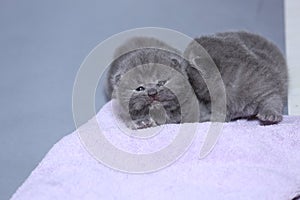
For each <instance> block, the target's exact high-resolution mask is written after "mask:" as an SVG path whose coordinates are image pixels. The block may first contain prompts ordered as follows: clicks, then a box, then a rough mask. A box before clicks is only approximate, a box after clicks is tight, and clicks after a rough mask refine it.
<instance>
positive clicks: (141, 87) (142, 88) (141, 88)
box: [135, 86, 145, 92]
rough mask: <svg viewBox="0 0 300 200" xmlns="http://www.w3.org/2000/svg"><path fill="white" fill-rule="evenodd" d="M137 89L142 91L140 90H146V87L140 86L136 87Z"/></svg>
mask: <svg viewBox="0 0 300 200" xmlns="http://www.w3.org/2000/svg"><path fill="white" fill-rule="evenodd" d="M135 90H136V91H138V92H140V91H143V90H145V88H144V87H143V86H140V87H138V88H136V89H135Z"/></svg>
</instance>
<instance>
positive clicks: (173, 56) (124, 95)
mask: <svg viewBox="0 0 300 200" xmlns="http://www.w3.org/2000/svg"><path fill="white" fill-rule="evenodd" d="M148 46H151V48H148ZM145 47H147V48H145ZM154 47H155V48H154ZM133 49H135V50H133ZM128 51H129V52H128ZM126 52H127V53H126ZM177 52H178V51H177ZM177 52H176V50H175V49H173V48H172V47H170V46H168V45H167V44H165V43H163V42H161V41H158V40H156V39H153V38H144V42H143V40H141V38H134V39H131V40H129V41H128V42H126V43H125V44H124V45H122V46H121V47H120V48H118V49H117V50H116V55H121V56H119V57H117V58H116V59H115V60H114V62H113V63H112V64H111V66H110V69H109V77H108V88H107V94H108V95H112V96H111V97H112V98H115V99H117V100H118V101H119V103H120V104H121V106H122V107H123V110H124V112H125V113H126V112H129V114H130V116H131V120H133V122H134V124H133V125H130V123H129V126H130V127H131V128H145V127H150V126H156V125H160V124H164V123H180V122H191V121H197V119H198V118H199V117H198V116H196V117H195V116H194V115H193V114H191V112H187V110H188V109H187V108H185V107H192V108H195V107H196V106H197V104H198V100H197V99H196V97H195V98H194V100H193V98H191V97H192V96H193V95H194V96H195V94H194V91H193V89H192V87H191V85H190V84H189V81H188V76H187V73H186V69H187V67H188V65H189V62H187V61H186V60H184V59H183V58H182V56H180V55H178V54H177ZM165 66H168V67H169V68H166V67H165ZM133 69H134V70H133ZM139 87H143V88H144V89H143V90H141V91H137V90H136V89H137V88H139ZM151 92H152V93H153V95H151ZM179 101H181V102H182V103H181V104H180V103H179ZM157 102H159V103H160V105H162V106H163V107H164V109H157V106H158V104H157ZM127 106H129V108H128V110H127ZM162 110H164V111H165V113H162ZM151 112H152V115H153V116H162V115H163V116H162V117H161V118H159V117H156V119H153V118H152V117H151V116H150V113H151ZM195 118H196V119H195ZM124 119H126V118H125V117H124ZM127 119H128V118H127ZM131 120H130V121H131Z"/></svg>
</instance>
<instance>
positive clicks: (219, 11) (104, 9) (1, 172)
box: [0, 0, 284, 199]
mask: <svg viewBox="0 0 300 200" xmlns="http://www.w3.org/2000/svg"><path fill="white" fill-rule="evenodd" d="M144 26H159V27H166V28H171V29H175V30H177V31H180V32H182V33H185V34H187V35H189V36H191V37H194V36H198V35H200V34H207V33H213V32H216V31H224V30H228V29H230V30H237V29H244V30H249V31H253V32H257V33H260V34H262V35H264V36H266V37H267V38H269V39H270V40H272V41H274V42H275V43H276V44H277V45H279V47H280V48H281V50H282V51H284V19H283V2H282V0H226V1H224V0H202V1H199V0H197V1H196V0H191V1H184V0H181V1H179V0H178V1H175V0H165V1H160V0H152V1H139V0H136V1H131V0H128V1H109V3H108V2H106V3H103V2H101V1H58V0H52V1H40V0H36V1H34V0H28V1H14V0H2V1H1V2H0V91H1V97H0V199H8V198H9V197H10V196H11V195H12V194H13V193H14V192H15V190H16V189H17V188H18V187H19V186H20V185H21V183H22V182H23V181H24V180H25V179H26V177H28V175H29V174H30V172H31V171H32V170H33V169H34V168H35V167H36V166H37V164H38V163H39V162H40V161H41V159H42V158H43V157H44V155H45V154H46V153H47V151H48V150H49V149H50V148H51V147H52V146H53V144H55V143H56V142H57V141H58V140H59V139H61V138H62V137H63V136H64V135H66V134H69V133H71V132H72V131H73V130H74V128H75V126H74V122H73V118H72V104H71V103H72V101H71V100H72V98H71V96H72V87H73V82H74V79H75V76H76V72H77V70H78V69H79V66H80V64H81V62H82V61H83V59H84V58H85V56H86V55H87V54H88V53H89V52H90V51H91V50H92V49H93V47H95V46H96V45H97V44H98V43H99V42H101V41H103V40H104V39H106V38H107V37H109V36H111V35H113V34H116V33H118V32H120V31H124V30H127V29H131V28H136V27H144ZM102 104H103V97H100V98H99V101H98V104H97V105H100V106H101V105H102Z"/></svg>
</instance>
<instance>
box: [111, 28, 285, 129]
mask: <svg viewBox="0 0 300 200" xmlns="http://www.w3.org/2000/svg"><path fill="white" fill-rule="evenodd" d="M195 41H196V42H197V44H200V45H201V46H202V47H204V49H205V50H206V51H207V52H208V53H209V55H210V57H211V58H212V59H213V61H214V62H215V64H216V66H217V68H218V70H219V72H220V74H221V77H222V80H223V82H224V86H225V89H226V103H227V104H226V105H227V107H226V109H227V110H226V121H230V120H234V119H237V118H247V117H253V116H256V117H257V118H258V119H259V120H260V121H261V122H262V123H263V124H274V123H278V122H280V121H281V120H282V110H283V105H284V103H285V100H286V96H287V66H286V63H285V59H284V57H283V56H282V54H281V52H280V51H279V49H278V48H277V47H276V46H275V45H274V44H273V43H271V42H269V41H267V40H266V39H264V38H263V37H261V36H258V35H256V34H252V33H247V32H225V33H219V34H215V35H211V36H204V37H200V38H196V39H195ZM149 45H150V46H153V47H155V48H143V47H148V46H149ZM137 48H142V49H137ZM161 48H162V49H161ZM133 49H135V50H133ZM163 49H165V50H163ZM128 50H129V51H130V50H132V51H130V52H127V51H128ZM125 52H127V53H125ZM124 53H125V54H124ZM184 53H185V55H186V56H187V57H188V58H189V60H188V61H187V60H186V59H183V57H182V56H180V53H179V51H177V50H176V49H174V48H172V47H170V46H168V45H167V44H165V43H163V42H161V41H158V40H155V39H153V38H135V39H132V40H129V41H128V42H127V43H125V44H124V45H122V46H121V47H120V48H119V49H117V50H116V55H115V58H116V59H115V61H114V62H113V63H112V64H111V66H110V70H109V78H108V89H107V91H108V92H107V94H108V95H109V96H110V97H113V98H116V99H119V102H120V103H121V104H123V107H124V111H125V112H129V114H130V116H131V119H132V120H133V121H134V124H135V126H134V127H133V128H145V127H150V126H156V125H159V124H164V123H182V122H192V121H194V122H195V121H200V122H202V121H208V120H210V119H211V104H212V101H214V99H218V98H216V97H218V95H216V97H214V98H211V96H210V91H209V90H208V87H207V85H206V83H205V80H204V79H203V77H205V76H207V75H208V76H210V75H211V74H209V70H208V74H206V75H204V74H203V73H201V70H200V72H199V71H198V70H197V69H195V68H196V67H195V65H197V66H198V67H200V69H205V67H207V66H209V65H207V63H208V62H207V59H206V58H202V57H201V56H202V55H201V54H199V53H198V52H197V51H194V49H193V43H191V44H190V45H189V46H188V47H187V49H186V51H185V52H184ZM121 54H123V55H121ZM120 55H121V56H120ZM195 58H197V59H195ZM193 59H194V60H193ZM155 65H165V66H169V67H170V69H174V70H175V71H176V72H177V75H176V73H175V72H174V71H173V72H171V71H172V70H170V69H169V71H170V72H169V73H168V70H163V71H164V72H163V73H162V69H163V68H159V67H157V70H156V67H155ZM137 66H142V67H138V68H139V69H138V70H136V72H135V73H132V74H131V75H128V74H130V73H129V72H130V70H132V69H134V68H137ZM149 66H150V67H149ZM164 69H167V68H164ZM178 73H179V74H180V75H181V76H178ZM162 74H165V75H164V76H162ZM125 76H128V77H127V78H126V80H127V81H125V82H122V84H120V83H121V80H122V79H123V78H124V77H125ZM186 82H188V84H189V85H190V86H191V87H192V91H191V90H190V89H189V87H188V86H187V84H186ZM113 90H114V91H118V92H117V94H118V95H113V94H112V93H113ZM151 91H152V92H151ZM151 93H152V94H151ZM153 94H155V95H154V96H153ZM194 94H196V96H197V102H195V101H193V100H192V99H193V98H190V97H192V96H193V95H194ZM179 100H180V102H184V103H180V105H179ZM157 101H158V102H160V105H162V106H163V107H164V109H165V113H159V111H160V110H162V109H157V110H158V112H156V113H158V115H166V117H165V118H166V119H165V120H161V122H157V120H156V121H155V120H153V119H152V118H151V116H150V115H149V113H151V108H153V107H155V102H157ZM195 108H197V109H200V110H199V113H200V114H199V115H197V116H195V113H193V114H191V113H190V112H191V111H192V110H193V109H195ZM154 110H155V109H154ZM154 115H155V113H154ZM182 119H185V120H182ZM195 119H196V120H195ZM158 121H159V120H158Z"/></svg>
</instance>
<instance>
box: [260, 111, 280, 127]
mask: <svg viewBox="0 0 300 200" xmlns="http://www.w3.org/2000/svg"><path fill="white" fill-rule="evenodd" d="M257 118H258V119H259V120H260V122H261V124H262V125H271V124H276V123H278V122H280V121H282V115H281V114H278V113H276V112H274V111H270V110H267V111H264V112H259V113H258V114H257Z"/></svg>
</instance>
